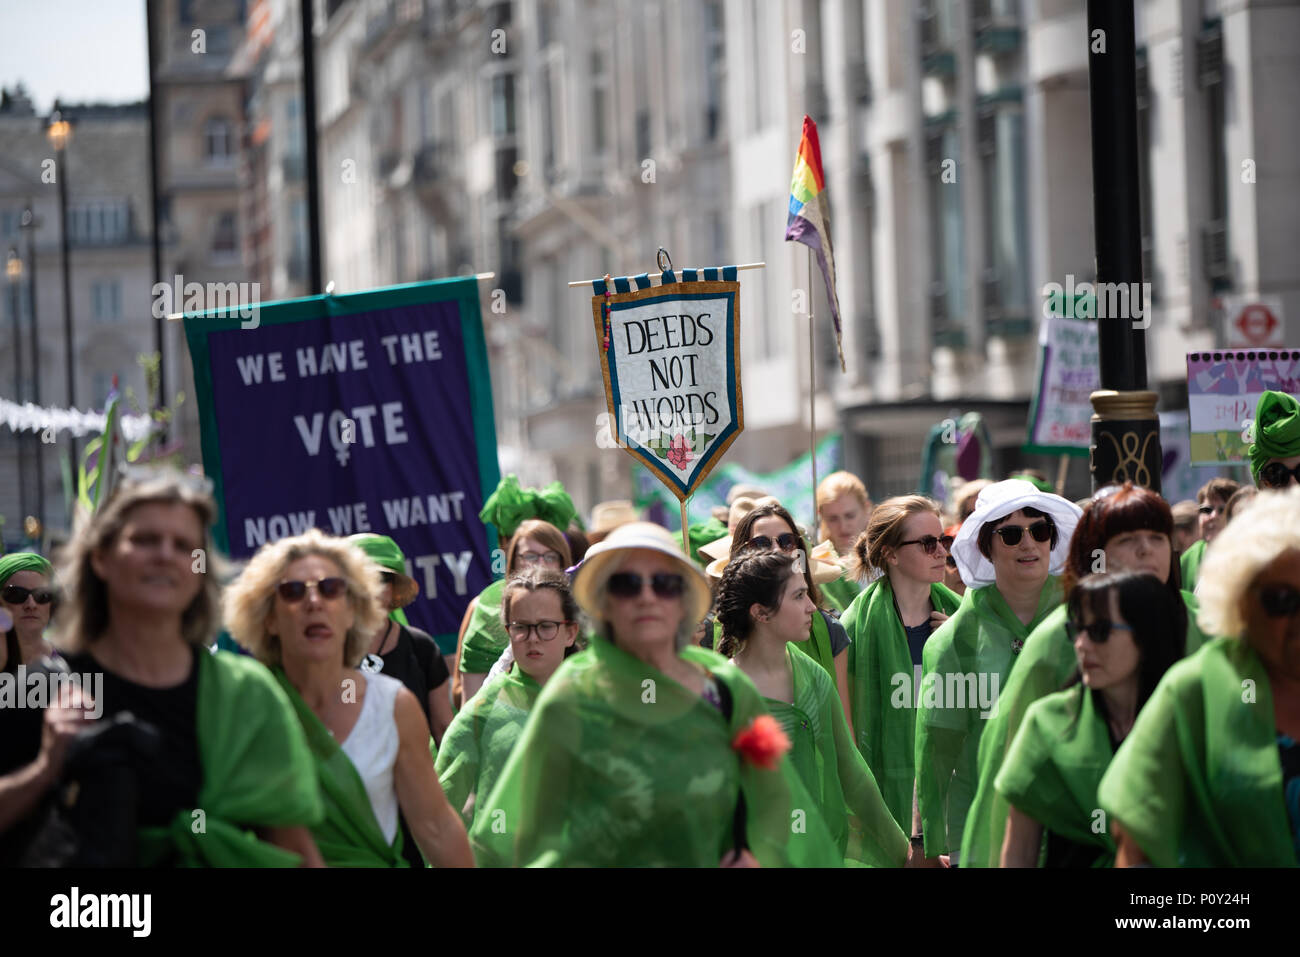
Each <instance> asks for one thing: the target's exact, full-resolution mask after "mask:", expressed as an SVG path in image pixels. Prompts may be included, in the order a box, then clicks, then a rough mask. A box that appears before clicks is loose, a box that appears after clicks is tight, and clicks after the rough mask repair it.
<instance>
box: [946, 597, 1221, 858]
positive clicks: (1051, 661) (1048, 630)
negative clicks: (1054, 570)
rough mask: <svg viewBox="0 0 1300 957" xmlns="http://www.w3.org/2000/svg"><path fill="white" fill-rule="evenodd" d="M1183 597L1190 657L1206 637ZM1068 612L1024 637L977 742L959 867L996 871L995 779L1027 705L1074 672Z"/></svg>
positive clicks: (1000, 815) (1002, 808) (1003, 809)
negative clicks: (973, 788)
mask: <svg viewBox="0 0 1300 957" xmlns="http://www.w3.org/2000/svg"><path fill="white" fill-rule="evenodd" d="M1182 598H1183V604H1184V605H1186V606H1187V652H1186V653H1187V654H1189V655H1190V654H1192V653H1193V652H1195V651H1196V650H1197V649H1199V648H1200V647H1201V645H1203V644H1205V641H1206V637H1205V635H1204V633H1203V632H1202V631H1201V629H1200V626H1198V625H1197V623H1196V611H1197V602H1196V598H1195V596H1193V595H1192V593H1191V592H1186V591H1185V592H1183V593H1182ZM1068 613H1069V610H1068V609H1067V608H1066V606H1065V605H1060V606H1058V607H1057V608H1056V610H1055V611H1053V612H1052V613H1051V614H1050V615H1048V616H1047V618H1046V619H1045V620H1044V621H1043V623H1042V624H1041V625H1039V626H1038V627H1037V628H1035V629H1034V633H1033V634H1031V635H1030V636H1029V639H1028V640H1027V641H1026V642H1025V647H1024V649H1023V650H1022V651H1021V652H1020V658H1019V660H1018V661H1017V662H1016V667H1015V670H1014V671H1013V672H1012V673H1011V677H1010V678H1008V679H1007V682H1006V685H1005V687H1003V688H1002V693H1001V694H1000V695H999V696H998V704H997V708H996V710H995V711H994V713H993V716H992V717H991V718H989V720H988V723H987V724H986V726H985V728H984V734H983V735H982V736H981V737H980V748H979V787H978V788H977V789H976V791H975V800H974V801H973V802H972V803H971V807H970V813H969V814H967V816H966V831H965V833H964V834H963V835H962V843H961V864H962V867H997V866H998V864H999V862H1000V861H1001V857H1002V839H1003V837H1004V836H1005V834H1006V829H1007V802H1006V800H1005V799H1003V797H1002V796H1001V795H1000V794H999V793H998V790H997V787H996V786H995V781H994V779H995V778H996V777H997V774H998V769H999V768H1000V767H1001V765H1002V759H1003V756H1004V755H1005V754H1006V753H1007V749H1008V748H1009V747H1010V746H1011V742H1012V741H1014V740H1015V737H1016V733H1017V732H1018V731H1019V730H1020V724H1021V721H1022V719H1023V717H1024V715H1025V712H1026V710H1027V709H1028V708H1029V706H1030V705H1032V704H1033V703H1034V702H1035V701H1037V700H1038V699H1039V698H1042V697H1045V696H1046V695H1049V694H1052V693H1053V692H1055V691H1059V690H1060V689H1061V688H1062V687H1064V686H1065V683H1066V682H1067V681H1069V680H1070V677H1071V676H1072V675H1073V674H1074V672H1075V671H1076V670H1077V669H1078V658H1077V657H1076V656H1075V653H1074V642H1073V640H1072V639H1071V638H1070V634H1069V631H1068V630H1067V628H1066V618H1067V616H1068Z"/></svg>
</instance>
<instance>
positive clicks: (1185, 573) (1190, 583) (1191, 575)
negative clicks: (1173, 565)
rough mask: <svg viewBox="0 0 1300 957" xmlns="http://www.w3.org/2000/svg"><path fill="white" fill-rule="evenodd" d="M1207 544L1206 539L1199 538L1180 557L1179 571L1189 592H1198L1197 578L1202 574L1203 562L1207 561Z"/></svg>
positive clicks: (1184, 586)
mask: <svg viewBox="0 0 1300 957" xmlns="http://www.w3.org/2000/svg"><path fill="white" fill-rule="evenodd" d="M1207 544H1208V543H1207V542H1206V541H1205V539H1203V538H1198V539H1197V540H1196V541H1194V542H1192V544H1191V546H1190V547H1189V548H1188V549H1187V551H1185V552H1183V554H1182V555H1180V556H1179V557H1178V570H1179V572H1180V573H1181V576H1182V585H1183V588H1185V589H1186V590H1187V591H1196V576H1197V575H1198V574H1199V573H1200V570H1201V562H1202V561H1204V560H1205V546H1206V545H1207Z"/></svg>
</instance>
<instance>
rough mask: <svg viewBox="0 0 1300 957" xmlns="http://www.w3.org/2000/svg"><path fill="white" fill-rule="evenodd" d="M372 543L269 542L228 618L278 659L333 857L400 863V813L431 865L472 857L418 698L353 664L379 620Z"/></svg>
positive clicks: (263, 657)
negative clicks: (315, 778)
mask: <svg viewBox="0 0 1300 957" xmlns="http://www.w3.org/2000/svg"><path fill="white" fill-rule="evenodd" d="M381 595H382V584H381V581H380V575H379V572H378V570H377V569H376V567H375V566H374V565H373V563H372V562H371V561H370V559H369V558H368V557H367V555H366V554H365V552H363V551H362V550H361V549H360V548H358V547H357V546H355V545H352V544H350V543H348V542H346V541H344V540H343V539H340V538H333V537H330V536H327V535H324V534H323V533H321V532H320V531H318V530H316V529H312V530H311V531H309V532H307V533H305V534H303V535H297V536H294V537H293V538H285V539H281V540H280V541H278V542H275V543H273V544H269V545H264V546H263V547H262V548H261V549H260V550H259V551H258V552H257V554H256V555H254V556H253V558H252V560H251V561H249V563H248V566H247V567H246V568H245V569H244V571H243V573H242V574H241V575H240V576H239V578H238V579H237V580H236V581H235V582H234V584H232V585H231V586H230V588H229V590H228V591H227V593H226V600H225V613H226V627H227V628H228V629H229V631H230V633H231V635H233V636H234V638H235V640H237V641H238V642H239V643H240V644H241V645H243V646H244V647H245V648H247V649H249V651H251V652H252V653H253V654H254V655H255V656H257V658H258V660H259V661H261V662H262V663H263V664H265V665H267V666H268V667H269V668H271V670H272V673H273V674H274V675H275V677H276V679H277V680H278V681H279V682H280V686H281V688H282V689H283V690H284V692H285V694H286V695H287V696H288V697H289V700H290V702H291V703H292V705H293V708H294V711H295V712H296V714H297V716H298V720H299V721H300V722H301V724H302V728H303V731H304V732H305V733H306V735H307V741H308V744H309V745H310V747H311V752H312V756H313V757H314V758H315V760H316V768H317V773H318V774H319V777H320V787H321V793H322V795H323V797H324V800H325V818H324V820H323V821H322V822H321V823H320V824H319V825H317V826H316V827H314V828H313V835H314V836H315V838H316V843H317V844H318V845H319V847H320V849H321V853H322V854H323V855H324V857H325V861H326V863H327V864H329V865H330V866H335V867H339V866H344V867H346V866H354V867H358V866H359V867H365V866H379V867H385V866H386V867H405V866H406V861H405V860H404V859H403V857H402V853H401V841H400V839H399V828H398V815H399V811H400V813H401V816H402V817H403V818H405V820H406V822H407V824H408V826H409V827H410V830H411V833H412V834H413V835H414V837H415V841H416V844H417V845H419V848H420V851H421V853H423V854H424V857H425V859H426V860H427V861H428V862H429V863H430V864H433V865H434V866H435V867H453V866H472V865H473V858H472V856H471V855H470V851H469V842H468V840H467V839H466V836H465V827H464V825H463V824H461V822H460V818H459V817H458V816H457V814H456V812H455V811H454V810H453V809H452V807H451V805H449V804H448V803H447V799H446V798H445V797H444V796H443V793H442V788H441V787H440V786H439V785H438V776H437V775H436V774H435V773H434V770H433V758H432V756H431V755H430V753H429V727H428V724H426V722H425V718H424V713H423V712H422V711H421V710H420V703H419V702H418V701H417V700H416V698H415V695H413V694H411V692H410V691H408V690H407V689H406V688H405V687H403V686H402V683H401V682H400V681H398V680H397V679H396V678H390V677H389V676H387V675H383V674H366V673H364V672H362V671H360V670H359V669H358V668H357V665H359V664H360V663H361V660H362V658H364V657H365V654H366V650H367V647H368V645H369V642H370V636H371V635H373V634H374V633H375V632H376V631H377V630H378V628H379V625H380V622H382V621H383V620H384V614H385V609H384V607H383V605H382V603H381Z"/></svg>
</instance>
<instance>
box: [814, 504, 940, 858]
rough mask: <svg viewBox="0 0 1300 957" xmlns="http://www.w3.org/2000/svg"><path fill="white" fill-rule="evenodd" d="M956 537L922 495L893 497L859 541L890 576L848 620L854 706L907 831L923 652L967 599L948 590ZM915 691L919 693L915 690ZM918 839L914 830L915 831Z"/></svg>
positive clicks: (872, 564) (862, 740) (861, 736)
mask: <svg viewBox="0 0 1300 957" xmlns="http://www.w3.org/2000/svg"><path fill="white" fill-rule="evenodd" d="M951 544H952V539H951V538H949V537H947V536H946V535H945V534H944V531H943V525H942V524H941V523H940V521H939V506H938V505H937V504H936V503H935V502H934V501H932V500H931V499H928V498H925V497H923V496H920V495H904V496H900V497H898V498H891V499H886V500H885V501H883V502H881V503H880V504H879V505H877V506H876V508H875V510H874V511H872V513H871V522H870V524H869V525H868V526H867V530H866V533H865V534H863V535H862V537H861V538H859V539H858V543H857V558H858V563H859V565H860V567H862V568H863V569H875V570H877V571H879V572H883V574H882V575H881V576H880V577H879V578H877V579H876V580H875V581H874V582H872V583H871V584H870V585H868V586H867V587H866V589H865V590H864V591H863V592H862V594H861V595H859V596H858V597H857V598H855V599H854V600H853V603H852V604H851V605H849V607H848V608H847V609H846V610H845V612H844V615H843V617H842V618H841V619H840V621H841V623H842V624H843V625H844V629H845V631H847V632H848V635H849V640H850V641H851V642H852V644H851V645H850V646H849V653H848V657H849V661H848V672H849V701H850V705H851V713H852V715H853V727H854V729H856V731H857V747H858V751H859V752H861V754H862V757H863V759H864V760H865V761H866V762H867V766H868V767H869V768H871V773H872V774H873V775H874V776H875V779H876V783H877V784H879V785H880V792H881V794H883V795H884V797H885V803H886V804H887V805H888V806H889V812H890V813H891V814H892V815H893V816H894V820H896V821H897V822H898V825H899V827H902V828H908V829H910V828H911V826H912V797H913V791H914V783H915V779H916V765H915V761H916V757H915V753H914V748H915V743H916V739H915V730H916V710H915V695H914V694H912V693H909V694H906V695H902V696H900V694H899V692H900V688H901V684H902V683H903V682H907V683H908V684H909V686H910V685H912V684H914V678H913V675H914V674H915V673H916V672H917V671H918V670H919V669H920V667H921V649H922V648H924V646H925V643H926V642H927V641H928V640H929V638H930V633H931V632H932V631H934V630H935V629H936V628H938V627H939V626H940V625H942V624H943V623H944V622H945V621H947V620H948V617H949V616H950V615H952V614H953V612H955V611H956V610H957V606H958V605H959V604H960V603H961V599H960V598H958V597H957V596H956V595H955V594H953V593H952V592H951V591H949V590H948V588H947V587H945V586H944V585H943V575H944V563H945V560H946V559H947V557H948V547H949V546H950V545H951ZM909 690H913V689H911V688H910V687H909ZM909 833H910V831H909Z"/></svg>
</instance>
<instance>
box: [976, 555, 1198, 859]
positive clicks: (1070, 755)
mask: <svg viewBox="0 0 1300 957" xmlns="http://www.w3.org/2000/svg"><path fill="white" fill-rule="evenodd" d="M1068 608H1069V627H1070V630H1071V631H1072V632H1073V634H1074V651H1075V654H1076V655H1077V660H1078V669H1077V671H1076V672H1075V678H1074V680H1075V682H1077V684H1075V685H1074V686H1072V687H1070V688H1068V689H1067V690H1064V691H1058V692H1056V693H1054V694H1050V695H1048V696H1047V697H1046V698H1040V699H1039V700H1038V701H1035V702H1034V703H1033V704H1032V705H1030V707H1029V710H1028V711H1027V712H1026V713H1025V718H1024V721H1023V722H1022V723H1021V726H1020V730H1019V732H1018V733H1017V734H1016V738H1015V741H1014V742H1012V745H1011V748H1010V750H1009V751H1008V752H1007V756H1006V759H1005V760H1004V761H1003V762H1002V769H1001V770H1000V771H999V772H998V775H997V781H996V787H997V790H998V794H1000V795H1001V796H1002V798H1003V800H1005V801H1006V802H1007V803H1008V804H1009V805H1010V810H1009V813H1008V815H1007V825H1006V835H1005V837H1004V839H1003V842H1002V848H1001V864H1002V866H1003V867H1037V866H1038V862H1039V857H1040V852H1041V851H1042V850H1043V845H1044V843H1045V844H1046V852H1045V854H1043V860H1044V865H1045V866H1046V867H1088V866H1093V867H1109V866H1110V864H1111V862H1112V860H1113V858H1114V855H1115V844H1114V841H1113V840H1112V839H1111V836H1110V832H1109V830H1108V829H1107V828H1105V827H1101V826H1099V824H1100V817H1099V815H1098V813H1097V786H1098V785H1099V784H1101V778H1102V775H1103V774H1104V773H1105V771H1106V767H1107V765H1109V764H1110V761H1111V758H1112V757H1114V754H1115V749H1116V748H1117V747H1118V746H1119V744H1120V742H1122V741H1123V740H1124V738H1125V737H1127V736H1128V733H1129V731H1130V730H1132V728H1133V722H1134V720H1135V719H1136V718H1137V715H1138V713H1139V712H1140V711H1141V710H1142V706H1143V705H1144V704H1146V702H1147V701H1148V699H1150V697H1151V694H1152V692H1153V691H1155V688H1156V685H1157V684H1158V683H1159V681H1160V679H1161V678H1162V677H1163V676H1164V673H1165V671H1166V670H1167V669H1168V668H1169V666H1170V665H1172V664H1173V663H1174V662H1175V661H1177V660H1178V659H1179V658H1181V657H1183V644H1184V642H1185V641H1186V635H1187V608H1186V606H1185V605H1184V604H1183V602H1182V601H1181V600H1179V597H1178V596H1177V595H1176V594H1175V593H1173V592H1171V591H1170V589H1168V588H1166V587H1165V584H1164V582H1162V581H1160V579H1158V578H1156V577H1155V576H1154V575H1151V574H1148V573H1145V572H1131V571H1126V572H1113V573H1110V574H1104V575H1089V576H1088V577H1087V578H1085V579H1084V580H1083V581H1081V582H1079V583H1078V584H1077V585H1075V587H1074V589H1073V591H1071V592H1070V598H1069V601H1068ZM1044 834H1046V841H1045V842H1044Z"/></svg>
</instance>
